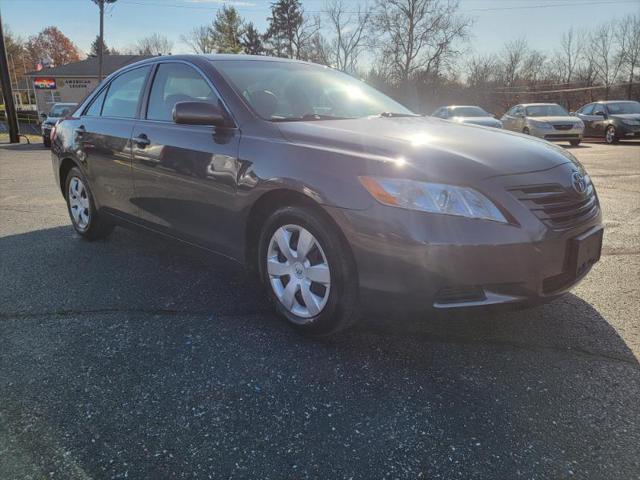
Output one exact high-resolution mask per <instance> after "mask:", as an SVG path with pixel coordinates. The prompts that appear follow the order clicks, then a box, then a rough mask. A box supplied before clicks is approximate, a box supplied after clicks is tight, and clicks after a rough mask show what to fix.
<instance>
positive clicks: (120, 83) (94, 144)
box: [74, 66, 151, 216]
mask: <svg viewBox="0 0 640 480" xmlns="http://www.w3.org/2000/svg"><path fill="white" fill-rule="evenodd" d="M150 70H151V69H150V67H149V66H143V67H138V68H134V69H132V70H128V71H126V72H124V73H122V74H120V75H118V76H117V77H116V78H114V79H113V80H112V81H111V82H110V83H109V84H108V85H106V86H105V87H104V88H103V89H102V91H101V92H100V93H99V94H98V95H97V96H96V97H95V98H94V99H93V101H92V102H91V103H90V104H89V105H88V106H87V108H86V109H85V111H84V112H83V114H82V115H81V116H80V122H79V125H78V127H77V128H76V130H75V132H74V133H75V136H76V145H77V150H78V152H77V155H78V156H79V157H80V159H81V161H82V162H83V163H84V164H85V165H86V169H87V174H88V177H89V181H90V183H91V189H92V191H93V194H94V197H95V200H96V202H97V204H98V206H99V207H100V208H102V209H105V210H108V211H112V213H119V214H124V215H125V216H136V215H137V207H136V206H135V205H134V204H132V203H131V198H132V196H133V179H132V177H131V132H132V131H133V126H134V124H135V121H136V116H137V113H138V109H139V106H140V99H141V97H142V92H143V89H144V85H145V82H146V78H147V76H148V74H149V72H150Z"/></svg>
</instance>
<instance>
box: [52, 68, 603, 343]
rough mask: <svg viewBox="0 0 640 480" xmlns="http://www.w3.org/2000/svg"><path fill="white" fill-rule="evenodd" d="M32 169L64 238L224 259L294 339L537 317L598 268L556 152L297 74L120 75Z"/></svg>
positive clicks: (588, 229)
mask: <svg viewBox="0 0 640 480" xmlns="http://www.w3.org/2000/svg"><path fill="white" fill-rule="evenodd" d="M52 155H53V168H54V172H55V175H56V178H57V179H58V181H59V184H60V185H61V189H62V194H63V195H64V196H65V198H66V200H67V203H68V208H69V213H70V216H71V220H72V222H73V226H74V228H75V230H76V231H77V232H78V233H79V234H80V235H81V236H82V237H84V238H86V239H95V238H99V237H104V236H106V235H107V234H108V233H109V232H110V231H111V230H112V228H113V225H114V224H115V223H119V224H122V225H132V226H142V227H145V228H146V229H147V230H152V231H155V232H158V233H162V234H165V235H168V236H170V237H173V238H177V239H180V240H183V241H185V242H188V243H191V244H195V245H199V246H201V247H204V248H206V249H208V250H209V251H212V252H216V253H218V254H221V255H224V256H226V257H228V258H231V259H233V260H235V261H237V262H240V263H241V264H244V265H246V266H248V267H249V268H250V269H252V270H255V271H257V274H258V275H259V276H260V278H261V280H262V282H264V285H265V286H266V290H267V292H268V295H269V297H270V298H271V300H272V301H273V302H274V304H275V306H276V308H277V311H278V312H279V313H280V314H281V315H282V316H283V317H285V318H286V319H287V320H288V321H289V322H290V323H291V324H292V325H294V326H296V327H297V328H299V329H300V330H302V331H304V332H307V333H313V334H326V333H329V332H333V331H336V330H339V329H340V328H344V327H346V326H348V325H350V324H351V323H352V322H353V321H355V320H356V319H357V318H358V317H359V316H360V314H361V312H376V313H379V312H384V311H389V310H392V311H408V310H413V309H415V310H417V311H432V310H450V309H459V308H464V307H484V306H492V305H502V304H507V305H516V304H517V305H520V304H523V303H530V302H537V301H545V300H548V299H551V298H554V297H555V296H557V295H559V294H561V293H564V292H566V291H567V290H568V289H569V288H571V287H572V286H573V285H575V284H576V283H577V282H578V281H579V280H580V279H582V278H583V277H584V276H585V275H586V273H587V272H588V271H589V269H590V268H591V265H592V264H593V263H594V262H596V261H597V260H598V259H599V256H600V248H601V241H602V221H601V213H600V207H599V203H598V198H597V195H596V192H595V189H594V187H593V185H592V183H591V180H590V179H589V176H588V175H587V173H586V172H585V171H584V169H583V167H582V166H581V165H580V164H579V163H578V162H577V161H576V159H575V158H574V157H573V156H572V155H571V154H570V153H569V152H566V151H564V150H563V149H562V148H560V147H557V146H554V145H551V144H549V143H547V142H545V141H542V140H538V139H534V138H531V137H527V136H524V135H521V134H514V133H510V132H504V131H502V130H498V129H487V128H482V127H477V126H471V125H462V124H457V123H453V122H443V121H441V120H438V119H431V118H425V117H422V116H418V115H415V114H413V113H412V112H411V111H409V110H408V109H407V108H405V107H403V106H402V105H400V104H398V103H397V102H395V101H393V100H391V99H390V98H388V97H386V96H384V95H383V94H381V93H380V92H378V91H376V90H374V89H373V88H371V87H369V86H367V85H366V84H364V83H362V82H360V81H359V80H356V79H354V78H352V77H350V76H348V75H346V74H343V73H340V72H338V71H336V70H333V69H331V68H328V67H322V66H318V65H313V64H309V63H304V62H298V61H291V60H284V59H271V58H267V57H251V56H234V55H213V56H171V57H156V58H152V59H148V60H144V61H142V62H139V63H136V64H133V65H129V66H127V67H125V68H123V69H121V70H119V71H118V72H116V73H114V74H112V75H110V76H109V77H108V78H107V79H106V80H105V81H104V82H103V84H102V85H101V86H100V87H99V88H97V89H96V91H95V92H94V93H93V94H92V95H91V96H90V97H89V98H87V99H86V100H85V101H84V102H83V103H82V104H81V105H80V107H79V108H78V109H77V111H76V112H75V113H74V115H73V117H72V118H67V119H65V120H64V121H62V122H60V123H59V124H58V127H57V128H56V131H55V134H54V136H53V146H52Z"/></svg>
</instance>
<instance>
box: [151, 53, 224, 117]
mask: <svg viewBox="0 0 640 480" xmlns="http://www.w3.org/2000/svg"><path fill="white" fill-rule="evenodd" d="M178 102H211V103H215V104H217V103H218V97H217V95H216V94H215V93H214V91H213V90H212V89H211V87H210V86H209V84H208V83H207V81H206V80H205V79H204V78H203V77H202V75H200V74H199V73H198V72H197V71H196V70H194V69H193V68H191V67H190V66H188V65H185V64H183V63H162V64H160V65H159V66H158V70H157V72H156V75H155V78H154V80H153V86H152V87H151V94H150V95H149V106H148V107H147V119H149V120H160V121H166V122H171V121H173V117H172V114H173V107H174V105H175V104H176V103H178Z"/></svg>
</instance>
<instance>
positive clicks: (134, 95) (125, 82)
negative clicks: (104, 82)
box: [102, 67, 150, 118]
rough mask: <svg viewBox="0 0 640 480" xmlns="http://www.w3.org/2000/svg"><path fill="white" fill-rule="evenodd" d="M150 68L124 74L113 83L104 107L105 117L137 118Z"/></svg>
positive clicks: (137, 69) (103, 114) (103, 113)
mask: <svg viewBox="0 0 640 480" xmlns="http://www.w3.org/2000/svg"><path fill="white" fill-rule="evenodd" d="M149 68H150V67H141V68H136V69H135V70H132V71H130V72H126V73H123V74H122V75H120V76H119V77H117V78H116V79H114V80H113V81H112V82H111V85H110V86H109V91H108V92H107V96H106V98H105V101H104V106H103V107H102V116H103V117H119V118H135V117H136V113H137V111H138V103H139V101H140V93H141V92H142V88H143V87H144V81H145V79H146V78H147V73H149Z"/></svg>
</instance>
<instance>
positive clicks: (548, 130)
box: [501, 103, 584, 146]
mask: <svg viewBox="0 0 640 480" xmlns="http://www.w3.org/2000/svg"><path fill="white" fill-rule="evenodd" d="M501 120H502V125H503V126H504V128H505V129H506V130H511V131H513V132H522V133H525V134H527V135H533V136H535V137H538V138H544V139H545V140H550V141H567V142H569V143H570V144H571V145H573V146H578V145H580V142H581V141H582V136H583V133H584V123H583V122H582V120H580V119H579V118H577V117H573V116H571V115H569V112H567V111H566V110H565V109H564V108H562V107H561V106H560V105H558V104H557V103H523V104H520V105H516V106H515V107H511V109H509V111H508V112H507V113H505V114H504V116H503V117H502V119H501Z"/></svg>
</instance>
